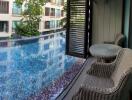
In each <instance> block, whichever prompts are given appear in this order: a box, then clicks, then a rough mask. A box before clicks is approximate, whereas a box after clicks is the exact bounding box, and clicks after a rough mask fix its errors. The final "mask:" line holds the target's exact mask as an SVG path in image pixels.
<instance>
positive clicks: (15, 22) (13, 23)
mask: <svg viewBox="0 0 132 100" xmlns="http://www.w3.org/2000/svg"><path fill="white" fill-rule="evenodd" d="M19 23H20V22H19V21H13V22H12V32H15V29H16V24H19Z"/></svg>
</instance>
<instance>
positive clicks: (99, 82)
mask: <svg viewBox="0 0 132 100" xmlns="http://www.w3.org/2000/svg"><path fill="white" fill-rule="evenodd" d="M82 86H84V87H86V88H87V87H91V88H92V87H94V88H96V89H106V88H112V87H114V82H113V81H112V79H110V78H102V77H97V76H92V75H87V76H86V77H85V80H84V82H83V84H82ZM92 90H93V88H92Z"/></svg>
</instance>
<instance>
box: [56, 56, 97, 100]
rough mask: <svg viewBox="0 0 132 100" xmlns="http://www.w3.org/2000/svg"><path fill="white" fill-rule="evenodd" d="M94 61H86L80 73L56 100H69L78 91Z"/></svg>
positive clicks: (91, 59) (90, 59)
mask: <svg viewBox="0 0 132 100" xmlns="http://www.w3.org/2000/svg"><path fill="white" fill-rule="evenodd" d="M94 61H95V59H94V58H89V59H87V61H86V62H85V64H84V66H83V68H82V70H81V71H80V73H79V74H78V75H77V76H76V78H75V79H74V80H73V81H72V83H71V84H70V85H69V87H68V88H67V89H66V90H65V91H64V92H63V93H62V94H61V95H60V96H59V97H58V98H57V100H71V98H72V96H73V95H74V94H75V93H76V92H77V91H78V90H79V87H80V85H81V83H82V82H83V80H84V77H85V76H86V74H87V73H86V71H87V70H88V69H89V68H90V66H91V64H92V63H93V62H94Z"/></svg>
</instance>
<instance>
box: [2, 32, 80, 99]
mask: <svg viewBox="0 0 132 100" xmlns="http://www.w3.org/2000/svg"><path fill="white" fill-rule="evenodd" d="M77 60H78V58H75V57H71V56H66V55H65V37H64V36H62V35H61V34H59V33H58V34H54V35H49V36H45V37H42V38H39V39H33V40H30V41H26V42H25V41H20V42H15V43H13V46H8V47H0V100H23V99H25V98H27V97H29V96H30V95H31V94H34V93H37V92H38V91H40V90H42V89H43V88H45V87H47V86H48V85H50V84H51V83H53V82H54V81H56V80H57V79H58V78H59V77H60V76H61V75H63V74H64V72H65V71H67V70H68V69H70V68H71V67H72V65H73V64H74V63H75V62H76V61H77Z"/></svg>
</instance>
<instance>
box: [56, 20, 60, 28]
mask: <svg viewBox="0 0 132 100" xmlns="http://www.w3.org/2000/svg"><path fill="white" fill-rule="evenodd" d="M60 26H61V25H60V20H57V21H56V27H58V28H59V27H60Z"/></svg>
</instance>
